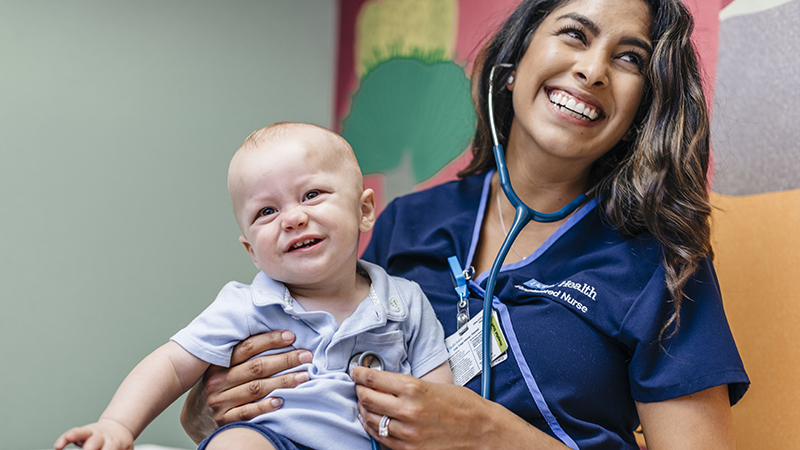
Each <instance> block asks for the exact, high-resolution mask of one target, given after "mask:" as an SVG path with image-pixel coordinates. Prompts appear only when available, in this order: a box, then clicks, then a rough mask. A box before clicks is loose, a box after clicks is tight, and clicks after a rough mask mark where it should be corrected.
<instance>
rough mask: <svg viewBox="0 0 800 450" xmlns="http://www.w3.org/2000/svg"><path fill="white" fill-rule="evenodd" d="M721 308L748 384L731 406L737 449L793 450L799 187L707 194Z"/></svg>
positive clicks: (796, 439)
mask: <svg viewBox="0 0 800 450" xmlns="http://www.w3.org/2000/svg"><path fill="white" fill-rule="evenodd" d="M711 203H712V204H713V205H714V206H715V207H717V208H719V209H718V210H715V211H714V212H713V213H712V219H713V221H712V244H713V245H714V252H715V258H714V265H715V267H716V269H717V275H718V277H719V282H720V286H721V288H722V298H723V302H724V304H725V311H726V313H727V316H728V321H729V322H730V326H731V330H732V331H733V335H734V338H735V339H736V345H737V346H738V348H739V352H740V353H741V355H742V359H743V360H744V365H745V369H746V370H747V373H748V375H749V376H750V381H751V382H752V384H751V386H750V390H749V391H748V392H747V394H745V396H744V398H743V399H742V400H741V401H740V402H739V404H737V405H736V406H734V408H733V419H734V429H735V432H736V444H737V448H738V449H739V450H756V449H758V450H761V449H765V448H775V449H798V448H800V444H798V443H800V425H798V424H800V388H799V387H798V382H799V381H800V211H799V210H800V190H792V191H783V192H772V193H768V194H759V195H751V196H744V197H729V196H723V195H720V194H716V193H712V196H711Z"/></svg>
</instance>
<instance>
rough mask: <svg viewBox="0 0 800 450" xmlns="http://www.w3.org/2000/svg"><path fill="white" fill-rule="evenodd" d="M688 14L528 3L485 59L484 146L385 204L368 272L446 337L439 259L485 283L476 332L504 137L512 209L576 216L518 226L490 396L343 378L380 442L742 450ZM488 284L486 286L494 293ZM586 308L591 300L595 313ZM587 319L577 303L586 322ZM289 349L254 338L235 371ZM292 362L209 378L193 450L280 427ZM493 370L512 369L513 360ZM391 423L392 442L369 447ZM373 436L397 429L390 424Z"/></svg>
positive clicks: (297, 354) (362, 375) (491, 250)
mask: <svg viewBox="0 0 800 450" xmlns="http://www.w3.org/2000/svg"><path fill="white" fill-rule="evenodd" d="M691 28H692V23H691V18H690V16H689V15H688V13H687V12H686V10H685V8H684V7H683V5H682V4H681V3H680V1H679V0H647V1H644V0H573V1H541V0H531V1H525V2H523V3H522V4H521V5H520V6H519V7H518V8H517V9H516V10H515V11H514V12H513V13H512V15H511V16H510V17H509V18H508V20H507V21H506V22H505V24H504V25H503V26H502V28H501V29H500V30H499V31H498V32H497V33H496V34H495V35H494V36H493V38H492V39H491V40H490V41H489V43H488V44H486V46H485V47H484V48H483V50H482V52H481V53H480V55H479V56H478V60H477V61H476V64H475V69H474V73H473V78H474V80H473V86H474V89H475V93H474V94H475V95H474V98H475V99H476V105H475V106H476V110H477V111H478V129H477V132H476V134H475V138H474V140H473V149H474V150H473V155H474V158H473V160H472V163H471V164H470V165H469V166H468V167H467V168H466V169H465V170H464V171H463V172H462V173H461V179H460V180H458V181H454V182H451V183H447V184H444V185H441V186H438V187H434V188H431V189H429V190H426V191H422V192H418V193H414V194H411V195H408V196H406V197H402V198H400V199H397V200H395V201H394V202H392V203H391V204H390V205H389V206H388V207H387V208H386V210H385V211H384V212H383V213H382V214H381V216H380V218H379V219H378V222H377V225H376V227H375V231H374V234H373V237H372V242H371V243H370V246H369V248H368V249H367V251H366V254H365V255H364V257H365V259H367V260H369V261H372V262H375V263H377V264H379V265H381V266H383V267H384V268H385V269H386V270H387V271H388V272H389V273H390V274H392V275H398V276H403V277H406V278H409V279H412V280H414V281H416V282H417V283H419V284H420V286H421V287H422V289H423V290H424V291H425V293H426V294H427V296H428V298H429V299H430V300H431V303H432V304H433V307H434V309H435V310H436V314H437V317H438V318H439V320H440V321H441V322H442V324H443V325H444V329H445V333H446V335H448V336H449V335H452V334H453V333H456V332H457V330H456V308H457V307H456V303H457V298H456V296H455V294H454V292H453V289H452V283H451V281H450V273H449V270H448V264H447V258H448V257H450V256H453V255H455V256H457V258H458V260H459V261H460V262H461V264H462V265H464V266H465V267H469V266H472V267H474V268H475V271H476V272H475V276H474V277H473V279H472V280H471V282H472V283H473V288H472V289H471V291H472V294H471V296H472V297H474V298H470V305H469V307H470V313H471V315H472V316H474V315H475V314H478V313H479V310H480V307H481V304H482V299H481V298H480V297H481V294H482V292H481V287H485V282H486V272H487V271H488V269H489V268H490V266H491V264H492V261H493V259H494V257H495V255H496V254H497V251H498V249H499V248H500V246H501V243H502V241H503V239H504V237H505V234H506V232H507V230H508V224H509V223H510V222H511V220H512V218H513V216H514V210H513V208H512V207H511V205H510V204H509V203H508V201H507V200H506V198H505V197H504V196H503V195H502V192H501V190H500V189H499V185H498V177H497V175H496V173H495V171H494V169H495V160H494V156H493V154H492V140H491V136H490V132H489V129H488V123H487V95H488V94H487V93H488V87H489V86H488V84H489V73H490V71H491V69H492V68H495V69H496V73H495V77H494V80H495V86H494V92H495V93H494V108H493V112H494V114H495V122H496V125H497V132H498V138H499V140H500V143H501V144H502V145H503V147H504V148H505V149H506V159H507V165H508V168H509V176H510V179H511V182H512V184H513V186H514V188H515V189H516V192H517V194H518V195H519V197H520V198H521V199H522V200H523V201H524V202H525V203H526V204H527V205H530V207H532V208H534V209H536V210H538V211H543V212H552V211H557V210H559V209H560V208H562V207H563V206H564V205H566V204H567V203H569V202H570V201H571V200H572V199H574V198H576V197H577V196H579V195H580V194H581V193H588V197H589V200H588V201H587V202H586V203H584V204H583V205H582V206H581V207H580V208H579V209H577V210H576V211H575V212H574V213H572V214H571V215H570V216H569V217H567V218H565V219H563V220H560V221H557V222H553V223H538V222H531V223H530V224H528V225H527V226H526V227H525V228H524V229H523V231H522V232H521V234H520V235H519V237H518V238H517V240H516V242H515V243H514V245H513V247H512V249H511V250H512V251H510V252H509V253H508V256H507V258H506V259H505V265H504V266H503V269H502V271H501V272H500V275H499V276H498V278H497V288H496V290H495V296H496V300H495V301H494V310H495V312H496V314H497V318H498V322H499V324H500V329H501V330H502V334H503V336H504V338H505V339H506V341H507V343H508V349H507V350H506V352H505V355H504V358H505V359H503V360H502V362H500V363H498V364H497V365H496V366H494V368H493V369H492V375H493V377H492V388H491V391H492V392H491V398H492V399H493V400H494V401H489V400H485V399H483V398H482V397H480V396H479V395H478V394H476V393H475V392H474V391H477V390H478V388H479V377H476V378H474V379H473V380H472V381H470V382H469V383H467V386H466V387H459V386H444V385H435V384H431V383H426V382H424V381H421V380H417V379H413V378H411V377H409V376H404V375H398V374H394V373H387V372H379V371H376V370H370V369H366V368H356V369H354V370H353V371H352V376H353V379H354V380H355V381H356V383H357V393H358V396H359V399H360V404H359V410H360V412H361V415H362V417H363V420H364V421H365V423H366V426H367V429H368V431H369V432H370V433H371V434H372V436H374V437H375V438H376V439H378V440H379V441H380V442H381V443H382V444H384V445H386V446H387V447H389V448H392V449H395V450H400V449H415V448H425V449H444V448H446V449H454V448H463V449H468V448H494V449H513V448H525V449H539V448H541V449H545V448H570V447H571V448H580V449H636V448H638V447H637V446H636V444H635V441H634V436H633V430H634V429H635V428H636V427H637V426H638V425H639V424H640V423H641V425H642V427H643V430H644V433H645V438H646V440H647V443H648V448H649V449H650V450H658V449H675V448H703V449H710V448H720V449H732V448H734V443H733V430H732V421H731V413H730V407H731V405H732V404H733V403H735V402H736V401H738V400H739V399H740V398H741V397H742V395H744V392H745V390H746V389H747V386H748V383H749V381H748V378H747V375H746V374H745V371H744V369H743V366H742V362H741V359H740V358H739V355H738V352H737V350H736V346H735V344H734V341H733V338H732V337H731V333H730V330H729V328H728V324H727V321H726V318H725V314H724V311H723V308H722V300H721V298H720V291H719V287H718V285H717V281H716V276H715V275H714V269H713V267H712V264H711V255H712V249H711V245H710V241H709V223H708V218H709V211H710V207H709V205H708V203H707V192H708V185H707V178H706V171H707V168H708V159H709V144H708V141H709V136H708V116H707V112H706V103H705V99H704V97H703V93H702V90H701V85H700V77H699V74H698V69H697V61H696V58H695V55H694V51H693V49H692V46H691V43H690V40H689V38H690V33H691ZM482 283H483V284H482ZM587 293H590V294H591V295H589V294H587ZM576 305H580V308H579V307H577V306H576ZM292 340H293V338H292V337H291V335H288V336H284V335H282V334H281V333H280V332H276V333H273V334H269V335H261V336H255V337H253V338H251V340H249V341H246V342H247V345H246V346H240V348H239V349H238V350H237V352H238V353H237V354H236V357H235V358H234V361H235V362H241V361H244V360H245V359H246V358H247V357H250V356H252V355H255V354H257V352H259V351H261V350H265V349H269V348H280V347H285V346H287V345H288V344H290V343H291V342H292ZM307 358H308V353H307V352H305V351H302V350H294V351H291V352H288V353H285V354H283V355H279V356H270V357H264V358H259V359H255V360H253V361H250V362H246V363H242V364H240V365H238V366H236V367H233V368H232V369H229V370H222V369H214V370H212V371H211V372H209V374H208V375H207V377H206V384H205V385H204V386H199V387H197V388H196V389H195V390H194V391H193V394H192V396H190V400H189V401H188V402H187V405H186V407H185V408H184V414H183V419H184V424H185V426H186V429H187V431H188V432H189V434H190V435H191V436H192V437H193V438H194V439H199V438H201V437H202V436H203V435H204V434H207V433H208V432H209V431H210V429H213V428H215V427H217V426H219V425H221V424H224V423H227V422H230V421H234V420H241V419H242V418H248V417H255V416H257V415H259V414H265V413H266V414H268V413H269V412H270V411H271V410H272V409H273V406H272V403H271V402H269V401H259V402H255V403H250V402H251V401H254V400H258V399H261V398H263V397H265V396H267V397H268V396H269V393H270V392H271V391H272V390H274V389H275V388H278V387H287V386H295V385H297V384H299V383H301V382H302V381H303V379H304V377H302V376H297V375H296V374H292V375H285V376H281V377H273V378H270V377H269V376H270V375H273V374H275V373H277V372H279V371H281V370H284V369H287V368H290V367H293V366H296V365H298V364H299V363H300V361H301V360H305V359H307ZM501 359H502V358H501ZM384 416H386V417H388V418H390V419H391V420H390V421H389V422H388V436H385V437H383V436H379V435H378V428H379V423H380V422H381V419H382V418H383V417H384ZM383 422H386V419H384V421H383Z"/></svg>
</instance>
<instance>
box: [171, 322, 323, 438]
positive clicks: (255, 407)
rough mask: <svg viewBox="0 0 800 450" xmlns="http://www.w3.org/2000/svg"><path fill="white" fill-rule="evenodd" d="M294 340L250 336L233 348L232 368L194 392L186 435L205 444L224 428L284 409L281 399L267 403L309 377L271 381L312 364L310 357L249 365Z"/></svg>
mask: <svg viewBox="0 0 800 450" xmlns="http://www.w3.org/2000/svg"><path fill="white" fill-rule="evenodd" d="M294 339H295V336H294V333H292V332H290V331H273V332H270V333H264V334H259V335H255V336H250V337H249V338H247V339H246V340H244V341H242V342H240V343H239V344H238V345H237V346H236V347H234V349H233V355H232V356H231V367H230V368H224V367H217V366H211V367H210V368H209V369H208V370H207V371H206V374H205V375H204V376H203V378H202V379H201V380H200V381H199V382H198V383H197V384H196V385H195V386H194V387H193V388H192V390H191V391H189V395H188V397H187V399H186V402H185V403H184V405H183V411H182V412H181V423H182V425H183V428H184V430H185V431H186V434H188V435H189V437H190V438H192V440H194V441H195V442H200V441H202V440H203V439H205V438H206V437H207V436H208V435H209V434H211V432H213V431H214V430H216V429H217V428H218V427H220V426H222V425H225V424H228V423H231V422H236V421H241V420H249V419H252V418H254V417H257V416H259V415H261V414H265V413H269V412H272V411H274V410H276V409H278V408H280V406H281V404H282V400H281V399H280V398H264V397H267V396H268V395H269V394H270V393H271V392H272V391H274V390H275V389H280V388H293V387H295V386H297V385H299V384H302V383H304V382H306V381H308V373H307V372H296V373H290V374H286V375H281V376H279V377H272V376H273V375H275V374H276V373H280V372H282V371H284V370H287V369H291V368H293V367H297V366H299V365H301V364H304V363H309V362H311V359H312V355H311V353H310V352H309V351H308V350H294V351H290V352H286V353H280V354H275V355H268V356H261V357H259V358H255V359H253V360H250V361H248V360H249V359H250V358H252V357H254V356H255V355H258V354H259V353H261V352H264V351H267V350H277V349H281V348H285V347H287V346H289V345H291V344H292V343H293V342H294ZM261 399H263V400H261ZM256 400H260V401H256Z"/></svg>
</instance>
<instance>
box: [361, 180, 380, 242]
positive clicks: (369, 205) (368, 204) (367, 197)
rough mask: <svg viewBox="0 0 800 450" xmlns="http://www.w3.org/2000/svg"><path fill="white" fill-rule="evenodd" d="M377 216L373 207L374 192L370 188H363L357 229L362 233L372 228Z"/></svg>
mask: <svg viewBox="0 0 800 450" xmlns="http://www.w3.org/2000/svg"><path fill="white" fill-rule="evenodd" d="M376 218H377V211H376V208H375V192H374V191H373V190H372V189H364V192H363V193H362V194H361V220H360V221H359V224H358V229H359V231H361V232H362V233H366V232H367V231H369V230H371V229H372V226H373V225H375V219H376Z"/></svg>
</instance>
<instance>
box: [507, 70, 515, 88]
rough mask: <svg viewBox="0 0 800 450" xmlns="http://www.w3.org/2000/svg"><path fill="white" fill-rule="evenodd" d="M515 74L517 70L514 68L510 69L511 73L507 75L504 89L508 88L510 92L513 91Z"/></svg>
mask: <svg viewBox="0 0 800 450" xmlns="http://www.w3.org/2000/svg"><path fill="white" fill-rule="evenodd" d="M516 75H517V71H516V70H512V71H511V75H509V76H508V79H507V80H506V89H508V90H509V91H512V92H513V91H514V77H515V76H516Z"/></svg>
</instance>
